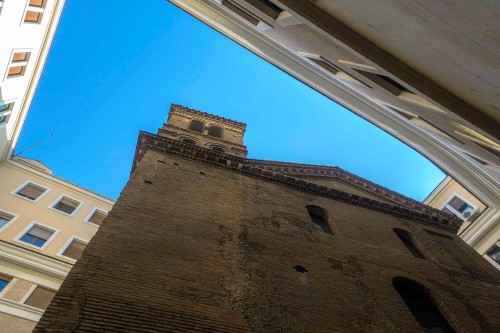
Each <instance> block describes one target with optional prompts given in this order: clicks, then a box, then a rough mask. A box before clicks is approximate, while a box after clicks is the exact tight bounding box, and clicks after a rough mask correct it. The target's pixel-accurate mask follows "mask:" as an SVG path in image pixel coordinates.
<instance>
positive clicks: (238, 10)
mask: <svg viewBox="0 0 500 333" xmlns="http://www.w3.org/2000/svg"><path fill="white" fill-rule="evenodd" d="M221 5H223V6H224V7H226V8H227V9H229V10H230V11H232V12H233V13H235V14H236V15H238V16H239V17H241V18H242V19H244V20H245V21H247V22H248V23H250V24H252V25H254V26H257V25H258V24H259V22H260V20H259V19H258V18H256V17H255V16H254V15H253V14H251V13H249V12H248V11H247V10H246V9H244V8H242V7H240V6H238V5H237V4H235V3H233V2H232V1H229V0H222V2H221Z"/></svg>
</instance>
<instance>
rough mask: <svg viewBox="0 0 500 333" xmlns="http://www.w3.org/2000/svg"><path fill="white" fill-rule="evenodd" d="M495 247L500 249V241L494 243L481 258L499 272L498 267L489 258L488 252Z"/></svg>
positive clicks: (499, 267) (499, 268)
mask: <svg viewBox="0 0 500 333" xmlns="http://www.w3.org/2000/svg"><path fill="white" fill-rule="evenodd" d="M495 247H498V248H500V239H499V240H497V241H496V242H494V243H493V244H492V245H491V246H490V247H488V249H487V250H486V251H484V254H483V258H485V259H486V260H487V261H488V262H489V263H491V264H492V265H493V266H495V268H496V269H498V270H500V265H499V264H498V263H497V262H496V261H495V260H493V258H491V257H490V255H489V252H491V251H492V250H493V249H494V248H495Z"/></svg>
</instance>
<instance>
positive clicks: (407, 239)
mask: <svg viewBox="0 0 500 333" xmlns="http://www.w3.org/2000/svg"><path fill="white" fill-rule="evenodd" d="M394 232H395V233H396V235H398V237H399V239H400V240H401V241H402V242H403V244H404V245H405V246H406V248H407V249H408V250H409V251H410V252H411V254H413V256H414V257H415V258H421V259H425V257H424V255H423V254H422V253H421V252H420V251H419V250H418V249H417V247H416V246H415V244H413V241H412V240H411V238H412V237H411V235H410V233H409V232H408V231H406V230H403V229H394Z"/></svg>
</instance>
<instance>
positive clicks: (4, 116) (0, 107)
mask: <svg viewBox="0 0 500 333" xmlns="http://www.w3.org/2000/svg"><path fill="white" fill-rule="evenodd" d="M13 106H14V103H4V102H0V126H1V125H2V124H6V123H7V122H8V121H9V116H10V113H11V111H12V107H13Z"/></svg>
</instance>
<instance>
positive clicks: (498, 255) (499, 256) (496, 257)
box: [487, 245, 500, 265]
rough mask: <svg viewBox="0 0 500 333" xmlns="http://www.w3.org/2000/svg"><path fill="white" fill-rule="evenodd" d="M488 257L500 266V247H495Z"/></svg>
mask: <svg viewBox="0 0 500 333" xmlns="http://www.w3.org/2000/svg"><path fill="white" fill-rule="evenodd" d="M487 255H488V256H489V257H490V258H491V259H493V261H495V262H496V263H497V264H499V265H500V247H499V246H498V245H495V246H493V248H492V249H490V250H489V251H488V253H487Z"/></svg>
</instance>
